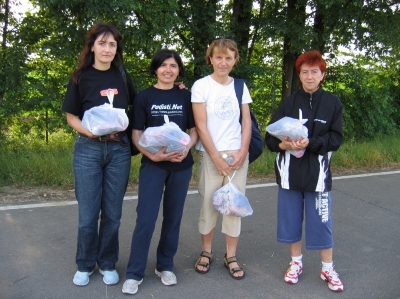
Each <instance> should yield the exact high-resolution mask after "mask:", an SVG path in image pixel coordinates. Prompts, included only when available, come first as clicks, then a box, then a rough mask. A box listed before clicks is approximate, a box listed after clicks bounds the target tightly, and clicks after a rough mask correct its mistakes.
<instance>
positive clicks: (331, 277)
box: [321, 267, 343, 292]
mask: <svg viewBox="0 0 400 299" xmlns="http://www.w3.org/2000/svg"><path fill="white" fill-rule="evenodd" d="M321 279H322V280H324V281H326V282H327V283H328V287H329V289H331V290H332V291H334V292H341V291H343V283H342V281H341V280H340V279H339V274H338V273H337V272H336V271H335V268H334V267H332V268H330V269H329V270H327V271H324V270H321Z"/></svg>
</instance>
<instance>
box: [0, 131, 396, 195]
mask: <svg viewBox="0 0 400 299" xmlns="http://www.w3.org/2000/svg"><path fill="white" fill-rule="evenodd" d="M73 142H74V140H73V137H71V136H69V135H65V134H61V133H58V134H54V135H51V136H50V142H49V143H48V144H45V143H44V142H43V141H38V140H30V139H29V138H26V139H24V140H21V139H20V140H13V141H12V142H10V141H9V142H3V143H1V146H0V186H10V185H12V186H24V187H29V186H47V187H60V188H65V189H69V188H73V172H72V149H73ZM194 156H195V161H196V155H194ZM140 158H141V156H140V155H138V156H134V157H132V166H131V172H130V182H131V183H133V184H135V183H137V182H138V172H139V167H140ZM274 159H275V153H271V152H269V151H268V150H267V149H265V151H264V153H263V155H262V156H261V157H260V158H259V159H257V160H256V161H255V162H254V163H252V164H251V165H250V168H249V178H250V179H252V178H263V177H265V178H266V177H267V176H271V175H273V169H274V166H273V165H274ZM388 167H390V168H400V137H398V136H387V137H378V138H376V139H375V140H372V141H362V142H347V143H344V144H343V145H342V147H341V148H340V149H339V150H338V151H337V152H335V153H334V155H333V160H332V171H333V173H335V172H336V173H337V172H346V171H347V172H348V171H349V170H350V169H353V170H354V169H355V170H357V169H363V170H365V169H374V170H376V169H385V168H388ZM196 177H197V163H195V165H194V168H193V180H194V181H195V180H196Z"/></svg>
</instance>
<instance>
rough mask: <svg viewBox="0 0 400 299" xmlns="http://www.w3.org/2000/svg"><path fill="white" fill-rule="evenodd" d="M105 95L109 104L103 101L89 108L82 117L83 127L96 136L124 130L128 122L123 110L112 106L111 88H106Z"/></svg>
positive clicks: (112, 95)
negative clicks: (99, 104)
mask: <svg viewBox="0 0 400 299" xmlns="http://www.w3.org/2000/svg"><path fill="white" fill-rule="evenodd" d="M107 97H108V100H109V101H110V104H108V103H105V104H103V105H101V106H97V107H93V108H90V109H89V110H87V111H86V112H85V114H84V115H83V118H82V125H83V127H85V128H86V129H88V130H89V131H90V132H92V134H93V135H96V136H102V135H106V134H110V133H112V132H121V131H125V130H126V128H127V127H128V124H129V119H128V116H127V115H126V113H125V110H124V109H120V108H114V107H113V100H114V91H113V90H112V89H108V90H107Z"/></svg>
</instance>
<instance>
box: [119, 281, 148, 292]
mask: <svg viewBox="0 0 400 299" xmlns="http://www.w3.org/2000/svg"><path fill="white" fill-rule="evenodd" d="M142 281H143V279H142V280H140V281H139V280H134V279H127V280H125V282H124V285H123V286H122V293H124V294H131V295H133V294H136V293H137V291H138V289H139V285H140V284H141V283H142Z"/></svg>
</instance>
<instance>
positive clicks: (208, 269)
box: [194, 251, 213, 274]
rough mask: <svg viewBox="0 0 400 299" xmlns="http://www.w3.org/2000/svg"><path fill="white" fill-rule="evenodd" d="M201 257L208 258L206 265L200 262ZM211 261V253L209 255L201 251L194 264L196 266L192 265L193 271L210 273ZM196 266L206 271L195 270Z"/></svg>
mask: <svg viewBox="0 0 400 299" xmlns="http://www.w3.org/2000/svg"><path fill="white" fill-rule="evenodd" d="M203 257H206V258H208V263H207V262H202V261H201V259H202V258H203ZM212 259H213V254H212V252H211V253H210V252H207V251H202V252H201V254H200V257H199V258H198V259H197V262H196V264H195V265H194V270H195V271H196V272H197V273H200V274H206V273H207V272H208V271H210V264H211V262H212ZM198 266H200V267H204V268H206V270H200V269H199V268H197V267H198Z"/></svg>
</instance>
